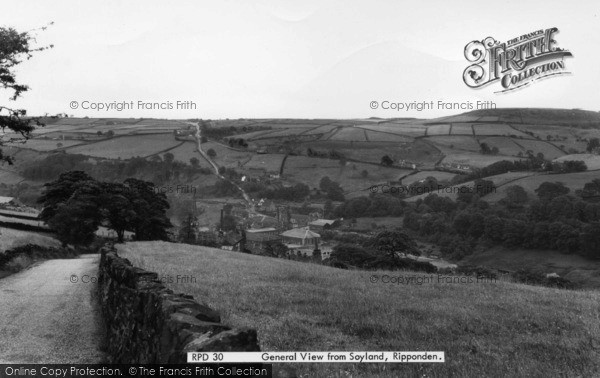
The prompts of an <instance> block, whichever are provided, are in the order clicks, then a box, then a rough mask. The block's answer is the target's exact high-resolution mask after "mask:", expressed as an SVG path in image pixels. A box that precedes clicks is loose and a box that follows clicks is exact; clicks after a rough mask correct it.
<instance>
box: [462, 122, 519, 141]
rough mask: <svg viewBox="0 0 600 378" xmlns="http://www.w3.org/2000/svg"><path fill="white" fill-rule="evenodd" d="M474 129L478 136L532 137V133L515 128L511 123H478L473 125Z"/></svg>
mask: <svg viewBox="0 0 600 378" xmlns="http://www.w3.org/2000/svg"><path fill="white" fill-rule="evenodd" d="M473 129H474V130H475V134H476V135H477V136H490V135H497V136H510V135H515V136H522V137H523V138H531V136H530V135H527V134H525V133H523V132H521V131H519V130H516V129H513V128H512V127H510V126H509V125H506V124H485V123H476V124H474V125H473Z"/></svg>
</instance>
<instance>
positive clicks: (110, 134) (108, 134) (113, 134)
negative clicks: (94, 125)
mask: <svg viewBox="0 0 600 378" xmlns="http://www.w3.org/2000/svg"><path fill="white" fill-rule="evenodd" d="M106 136H108V137H109V138H112V137H114V136H115V132H114V131H112V130H108V131H107V132H106Z"/></svg>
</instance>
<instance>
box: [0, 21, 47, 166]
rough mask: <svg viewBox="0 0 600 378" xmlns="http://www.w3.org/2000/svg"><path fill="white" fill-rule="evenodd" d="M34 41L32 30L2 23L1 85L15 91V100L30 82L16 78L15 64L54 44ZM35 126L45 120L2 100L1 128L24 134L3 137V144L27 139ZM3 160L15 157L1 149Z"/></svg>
mask: <svg viewBox="0 0 600 378" xmlns="http://www.w3.org/2000/svg"><path fill="white" fill-rule="evenodd" d="M42 29H45V28H42ZM34 41H35V38H34V35H33V34H32V33H31V32H18V31H16V30H15V29H13V28H6V27H0V87H2V88H4V89H5V90H7V91H9V92H11V93H12V96H10V98H9V99H10V100H13V101H14V100H16V99H17V98H18V97H19V96H21V94H22V93H24V92H27V91H28V90H29V87H28V86H27V85H25V84H21V83H19V82H18V81H17V78H16V75H15V71H14V69H15V67H16V66H17V65H19V64H20V63H22V62H23V61H24V60H28V59H30V58H31V57H32V56H33V53H34V52H36V51H42V50H46V49H48V48H51V47H52V45H49V46H43V47H34V46H32V42H34ZM35 126H43V123H42V122H41V121H40V119H39V118H32V117H28V116H27V111H26V110H25V109H15V108H13V107H11V106H5V105H2V104H0V130H1V131H4V132H14V133H17V134H20V135H21V137H19V138H14V137H11V138H10V139H2V138H0V146H2V144H3V143H6V142H11V141H16V140H26V139H27V138H29V135H30V133H31V132H32V131H33V130H34V128H35ZM0 162H7V163H8V164H12V163H13V159H12V157H10V156H7V155H5V154H4V153H3V152H2V150H1V149H0Z"/></svg>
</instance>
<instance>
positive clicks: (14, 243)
mask: <svg viewBox="0 0 600 378" xmlns="http://www.w3.org/2000/svg"><path fill="white" fill-rule="evenodd" d="M26 244H36V245H39V246H42V247H55V248H58V247H60V245H61V244H60V242H59V241H58V240H57V239H54V238H53V237H51V236H49V234H43V233H39V232H32V231H20V230H13V229H11V228H5V227H0V253H2V252H3V251H5V250H7V249H11V248H14V247H19V246H22V245H26Z"/></svg>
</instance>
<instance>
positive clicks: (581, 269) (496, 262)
mask: <svg viewBox="0 0 600 378" xmlns="http://www.w3.org/2000/svg"><path fill="white" fill-rule="evenodd" d="M461 263H462V264H465V265H478V266H488V267H493V268H496V269H504V270H508V271H517V270H519V269H528V270H533V271H539V272H541V273H544V274H547V273H557V274H558V275H560V276H561V277H564V278H566V279H568V280H570V281H573V282H575V283H577V284H579V285H581V286H582V287H584V288H587V289H595V290H598V289H600V261H594V260H589V259H586V258H583V257H581V256H577V255H567V254H564V253H560V252H558V251H551V250H532V249H518V248H517V249H507V248H504V247H501V246H497V247H493V248H490V249H488V250H486V251H485V252H476V253H474V254H472V255H470V256H467V257H466V258H465V259H464V260H462V261H461Z"/></svg>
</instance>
